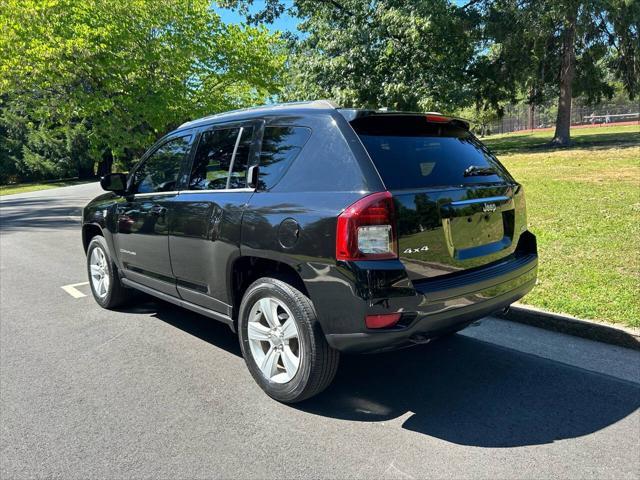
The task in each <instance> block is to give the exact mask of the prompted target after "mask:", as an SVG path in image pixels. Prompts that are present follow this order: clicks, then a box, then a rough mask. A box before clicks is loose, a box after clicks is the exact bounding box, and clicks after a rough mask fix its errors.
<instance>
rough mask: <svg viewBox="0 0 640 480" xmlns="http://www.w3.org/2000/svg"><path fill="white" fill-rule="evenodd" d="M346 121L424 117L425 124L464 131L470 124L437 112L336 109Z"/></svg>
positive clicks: (462, 119) (467, 121) (464, 120)
mask: <svg viewBox="0 0 640 480" xmlns="http://www.w3.org/2000/svg"><path fill="white" fill-rule="evenodd" d="M336 110H337V111H338V112H339V113H340V114H341V115H342V116H343V117H344V118H345V119H346V120H347V122H352V121H353V120H355V119H357V118H362V117H369V116H374V115H375V116H385V117H392V116H402V117H409V116H416V117H424V118H426V120H427V122H432V123H449V124H453V125H457V126H460V127H462V128H464V129H465V130H469V128H470V125H471V122H470V121H469V120H466V119H464V118H460V117H454V116H451V115H444V114H442V113H439V112H389V111H386V110H364V109H358V108H338V109H336Z"/></svg>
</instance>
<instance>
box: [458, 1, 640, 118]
mask: <svg viewBox="0 0 640 480" xmlns="http://www.w3.org/2000/svg"><path fill="white" fill-rule="evenodd" d="M476 8H477V9H478V10H477V13H478V15H480V16H481V18H482V19H483V22H482V23H481V27H482V30H483V37H484V38H485V40H486V42H487V48H486V49H484V50H482V51H481V52H480V54H479V55H478V57H477V58H476V59H475V62H474V65H473V66H472V69H471V70H472V72H473V76H474V78H475V79H476V84H475V88H474V91H475V92H476V100H477V103H478V104H480V105H484V106H489V107H491V108H499V104H500V102H504V101H511V102H515V101H518V100H520V99H524V100H525V101H526V102H527V103H532V104H535V105H539V104H542V103H544V102H545V101H547V100H548V99H550V98H556V97H557V95H558V88H559V77H560V67H561V58H562V35H563V33H564V32H565V31H566V29H567V28H568V25H567V21H568V20H567V18H568V16H569V12H570V11H571V10H575V11H576V12H577V15H576V20H575V25H574V26H575V28H576V35H575V41H574V45H573V49H574V54H575V63H574V68H575V78H574V80H573V96H574V97H583V98H585V99H586V100H587V102H588V103H598V102H600V101H602V100H603V99H604V98H611V97H612V96H613V95H614V93H615V89H614V85H613V83H614V82H613V81H612V80H614V79H618V81H619V82H621V83H622V85H623V86H624V88H625V90H626V92H627V95H629V97H630V98H631V99H633V98H634V97H635V96H636V95H638V94H639V93H640V90H639V87H640V85H639V83H638V78H639V77H640V63H639V62H640V39H639V37H638V25H639V22H640V2H637V1H635V0H581V1H579V0H563V1H557V0H536V1H520V0H484V1H482V2H479V3H478V4H477V5H476Z"/></svg>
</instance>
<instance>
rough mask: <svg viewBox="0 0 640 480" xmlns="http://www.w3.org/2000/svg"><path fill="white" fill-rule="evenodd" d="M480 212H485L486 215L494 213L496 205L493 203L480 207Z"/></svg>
mask: <svg viewBox="0 0 640 480" xmlns="http://www.w3.org/2000/svg"><path fill="white" fill-rule="evenodd" d="M482 211H483V212H486V213H491V212H495V211H496V204H495V203H485V204H484V206H483V207H482Z"/></svg>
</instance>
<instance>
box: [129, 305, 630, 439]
mask: <svg viewBox="0 0 640 480" xmlns="http://www.w3.org/2000/svg"><path fill="white" fill-rule="evenodd" d="M127 312H131V313H146V314H149V313H153V314H154V316H155V317H156V318H158V319H159V320H162V321H164V322H167V323H169V324H171V325H173V326H174V327H176V328H179V329H181V330H183V331H185V332H187V333H190V334H192V335H195V336H196V337H198V338H201V339H202V340H204V341H206V342H208V343H210V344H211V345H212V346H214V347H218V348H222V349H224V350H226V351H227V352H230V353H232V354H234V355H238V356H239V355H240V354H241V353H240V347H239V345H238V341H237V338H236V336H235V334H234V333H233V332H231V330H230V329H229V328H228V327H227V326H226V325H223V324H221V323H218V322H216V321H214V320H209V319H207V318H205V317H202V316H200V315H197V314H194V313H191V312H188V311H186V310H183V309H180V308H178V307H174V306H173V305H170V304H167V303H164V302H156V301H153V300H151V301H149V302H147V303H144V304H143V305H141V306H139V307H136V308H134V309H128V310H127ZM587 354H588V352H587ZM638 407H640V385H638V384H632V383H629V382H625V381H623V380H618V379H616V378H614V377H609V376H606V375H602V374H599V373H593V372H590V371H587V370H583V369H580V368H576V367H572V366H568V365H565V364H562V363H558V362H555V361H552V360H547V359H544V358H541V357H536V356H533V355H529V354H524V353H520V352H518V351H515V350H510V349H507V348H503V347H500V346H497V345H494V344H490V343H486V342H482V341H479V340H475V339H471V338H468V337H465V336H462V335H455V336H453V337H452V338H449V339H446V340H440V341H437V342H434V343H432V344H429V345H424V346H418V347H413V348H410V349H405V350H400V351H396V352H391V353H385V354H377V355H345V356H343V357H342V359H341V365H340V369H339V371H338V375H337V377H336V379H335V381H334V382H333V384H332V385H331V386H330V387H329V388H328V389H327V390H326V391H325V392H324V393H322V394H320V395H319V396H317V397H315V398H312V399H310V400H308V401H306V402H303V403H301V404H297V405H293V406H292V408H297V409H300V410H302V411H306V412H309V413H312V414H315V415H322V416H326V417H332V418H338V419H343V420H351V421H363V422H372V421H374V422H380V421H389V420H393V419H395V418H398V417H401V416H404V415H405V414H407V413H410V416H409V417H408V418H407V419H406V420H405V421H404V423H403V425H402V426H403V428H406V429H408V430H412V431H414V432H417V433H422V434H425V435H429V436H432V437H436V438H439V439H442V440H446V441H448V442H452V443H456V444H460V445H469V446H478V447H493V448H496V447H518V446H525V445H540V444H546V443H552V442H554V441H556V440H562V439H568V438H575V437H580V436H583V435H588V434H590V433H593V432H596V431H598V430H601V429H603V428H605V427H607V426H609V425H612V424H614V423H616V422H618V421H619V420H621V419H623V418H625V417H626V416H628V415H629V414H631V413H633V412H634V411H635V410H636V409H638Z"/></svg>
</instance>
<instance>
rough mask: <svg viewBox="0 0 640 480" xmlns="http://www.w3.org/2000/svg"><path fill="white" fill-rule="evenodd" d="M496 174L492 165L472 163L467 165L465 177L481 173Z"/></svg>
mask: <svg viewBox="0 0 640 480" xmlns="http://www.w3.org/2000/svg"><path fill="white" fill-rule="evenodd" d="M495 174H496V171H495V169H493V168H491V167H478V166H476V165H471V166H469V167H467V169H466V170H465V171H464V176H465V177H475V176H480V175H495Z"/></svg>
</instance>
